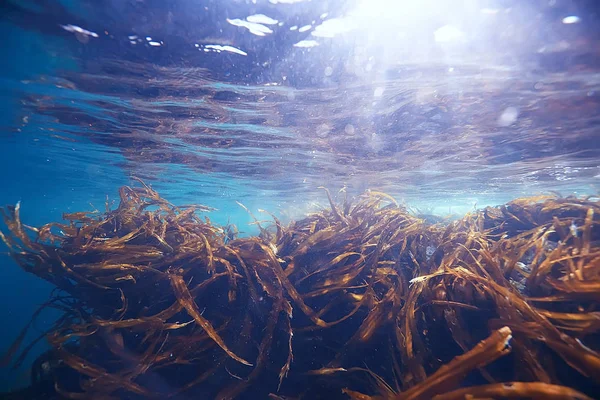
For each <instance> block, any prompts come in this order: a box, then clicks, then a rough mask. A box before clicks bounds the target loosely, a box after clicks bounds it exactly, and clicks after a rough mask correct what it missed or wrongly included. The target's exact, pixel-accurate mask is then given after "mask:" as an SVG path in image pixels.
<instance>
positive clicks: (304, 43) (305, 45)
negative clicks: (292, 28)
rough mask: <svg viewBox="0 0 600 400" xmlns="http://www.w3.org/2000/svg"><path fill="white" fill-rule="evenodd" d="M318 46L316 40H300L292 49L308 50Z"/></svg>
mask: <svg viewBox="0 0 600 400" xmlns="http://www.w3.org/2000/svg"><path fill="white" fill-rule="evenodd" d="M318 45H319V42H317V41H316V40H301V41H299V42H298V43H295V44H294V47H303V48H309V47H315V46H318Z"/></svg>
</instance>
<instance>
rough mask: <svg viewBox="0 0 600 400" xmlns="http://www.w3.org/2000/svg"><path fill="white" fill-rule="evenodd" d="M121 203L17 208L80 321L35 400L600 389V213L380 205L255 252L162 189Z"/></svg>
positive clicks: (537, 205) (17, 228) (17, 224)
mask: <svg viewBox="0 0 600 400" xmlns="http://www.w3.org/2000/svg"><path fill="white" fill-rule="evenodd" d="M327 195H328V197H329V193H327ZM120 197H121V201H120V204H119V206H118V208H117V209H115V210H109V206H108V205H107V207H106V208H107V209H106V212H105V213H103V214H98V213H96V214H94V213H84V212H82V213H74V214H66V215H65V216H64V217H65V219H66V220H67V223H65V224H57V223H53V224H48V225H45V226H43V227H41V228H33V227H29V226H26V225H23V224H22V223H21V220H20V217H19V205H17V206H16V207H7V208H5V209H4V210H3V215H4V222H5V224H6V226H7V227H8V232H7V233H4V234H2V239H3V241H4V242H5V243H6V244H7V245H8V247H9V249H10V252H11V254H12V256H13V257H14V258H15V260H16V261H17V262H18V264H19V265H20V266H21V267H22V268H23V269H24V270H26V271H28V272H31V273H33V274H35V275H37V276H39V277H40V278H43V279H45V280H47V281H49V282H51V283H53V284H54V285H56V287H57V290H56V291H55V294H54V295H53V296H52V298H51V299H50V300H49V301H48V302H47V303H46V304H44V305H43V306H42V308H44V307H53V308H57V309H59V310H61V311H62V312H63V314H62V317H61V318H60V319H59V320H58V321H57V323H56V324H55V326H53V327H52V329H50V330H49V331H48V332H46V333H45V334H44V335H43V336H42V337H41V338H43V337H45V338H47V340H48V341H49V342H50V345H51V348H52V350H51V351H50V352H49V353H47V354H45V355H43V356H42V357H41V358H40V360H39V362H37V363H36V365H34V373H33V374H32V376H33V377H34V382H33V384H34V385H33V386H32V388H30V389H29V392H27V393H28V394H27V396H29V397H30V398H35V394H34V393H33V392H34V391H35V390H36V388H38V389H39V393H42V391H43V393H44V394H43V396H46V397H45V398H50V396H54V397H55V398H73V399H80V398H81V399H83V398H85V399H89V398H98V399H112V398H114V399H116V398H131V399H136V398H161V399H167V398H173V399H184V398H185V399H188V398H219V399H229V398H267V397H269V398H273V399H283V398H285V399H290V398H305V399H316V398H328V399H331V398H353V399H369V398H377V399H383V398H395V399H431V398H436V399H462V398H465V397H466V396H472V397H475V398H515V397H518V398H577V399H586V398H590V397H589V396H593V394H594V393H600V354H599V353H598V352H597V350H598V349H599V348H600V342H599V338H600V336H599V334H598V332H599V330H600V312H599V311H598V303H599V302H600V217H599V215H600V202H599V201H598V199H596V198H585V199H581V198H574V197H568V198H561V197H556V196H548V197H536V198H525V199H518V200H515V201H513V202H511V203H508V204H506V205H505V206H502V207H497V208H486V209H484V210H482V211H479V212H475V213H472V214H469V215H467V216H465V217H464V218H462V219H461V220H458V221H453V222H449V223H438V224H431V223H429V222H427V221H425V220H424V219H421V218H418V217H416V216H414V215H413V214H412V213H410V212H408V211H407V210H406V209H404V208H403V207H400V206H398V204H397V203H396V202H395V201H394V200H393V199H392V198H390V197H389V196H387V195H385V194H381V193H376V192H369V193H367V194H365V195H364V196H362V197H360V198H359V199H357V200H356V201H354V202H347V201H344V203H343V204H335V203H334V201H332V200H331V197H329V199H330V204H331V208H330V209H329V210H327V211H323V212H320V213H316V214H312V215H309V216H308V217H306V218H305V219H303V220H301V221H298V222H294V223H291V224H289V225H287V226H284V225H283V224H281V223H280V221H278V220H277V219H276V218H273V220H274V223H273V225H272V226H271V227H269V228H265V227H263V226H261V225H260V224H259V228H260V232H261V233H260V235H259V236H257V237H250V238H241V239H236V238H235V237H234V235H233V236H232V235H231V232H230V231H231V227H228V228H227V229H223V228H221V227H218V226H215V225H213V224H212V223H211V222H210V221H209V220H208V219H207V218H205V219H201V218H200V217H198V215H197V211H206V208H205V207H202V206H185V207H176V206H174V205H172V204H170V203H168V202H167V201H166V200H164V199H162V198H161V197H160V196H159V195H158V194H157V193H156V192H155V191H154V190H152V189H151V188H150V187H148V186H146V185H142V186H141V187H123V188H121V190H120ZM257 223H258V222H257ZM25 332H26V329H25V330H24V333H23V335H21V337H20V338H19V339H18V340H17V341H16V343H15V345H14V346H13V347H12V348H11V350H10V351H9V354H7V355H6V360H9V359H13V360H14V362H15V363H16V364H19V363H20V362H22V360H23V359H24V357H23V354H20V353H19V351H21V352H22V351H23V350H19V349H20V347H21V344H22V343H21V341H22V338H23V337H24V336H25ZM24 351H25V352H26V351H27V347H25V350H24ZM50 392H52V393H50ZM472 397H471V398H472Z"/></svg>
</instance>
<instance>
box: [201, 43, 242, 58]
mask: <svg viewBox="0 0 600 400" xmlns="http://www.w3.org/2000/svg"><path fill="white" fill-rule="evenodd" d="M204 47H205V49H211V50H217V51H228V52H230V53H235V54H239V55H242V56H247V55H248V53H246V52H245V51H242V50H240V49H237V48H235V47H233V46H221V45H218V44H207V45H206V46H204Z"/></svg>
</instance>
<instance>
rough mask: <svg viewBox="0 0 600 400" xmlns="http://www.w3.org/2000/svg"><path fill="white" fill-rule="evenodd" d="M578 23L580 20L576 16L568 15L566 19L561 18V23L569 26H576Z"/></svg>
mask: <svg viewBox="0 0 600 400" xmlns="http://www.w3.org/2000/svg"><path fill="white" fill-rule="evenodd" d="M579 21H581V18H579V17H578V16H577V15H569V16H568V17H564V18H563V20H562V23H563V24H567V25H570V24H576V23H578V22H579Z"/></svg>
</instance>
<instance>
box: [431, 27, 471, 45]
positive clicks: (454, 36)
mask: <svg viewBox="0 0 600 400" xmlns="http://www.w3.org/2000/svg"><path fill="white" fill-rule="evenodd" d="M433 36H434V38H435V41H436V42H438V43H448V42H456V41H458V40H460V39H462V38H463V37H464V36H465V34H464V33H463V32H462V31H461V30H460V29H458V28H457V27H455V26H452V25H444V26H442V27H441V28H439V29H438V30H436V31H435V32H434V33H433Z"/></svg>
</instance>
